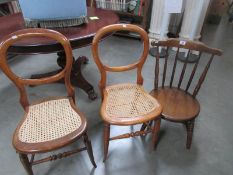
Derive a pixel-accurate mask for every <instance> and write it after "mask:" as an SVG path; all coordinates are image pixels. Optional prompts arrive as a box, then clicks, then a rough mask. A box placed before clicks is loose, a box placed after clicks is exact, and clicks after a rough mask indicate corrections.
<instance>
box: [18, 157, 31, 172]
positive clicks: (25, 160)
mask: <svg viewBox="0 0 233 175" xmlns="http://www.w3.org/2000/svg"><path fill="white" fill-rule="evenodd" d="M19 159H20V161H21V163H22V164H23V167H24V169H25V170H26V172H27V174H28V175H33V171H32V166H31V164H30V162H29V160H28V156H27V155H26V154H19Z"/></svg>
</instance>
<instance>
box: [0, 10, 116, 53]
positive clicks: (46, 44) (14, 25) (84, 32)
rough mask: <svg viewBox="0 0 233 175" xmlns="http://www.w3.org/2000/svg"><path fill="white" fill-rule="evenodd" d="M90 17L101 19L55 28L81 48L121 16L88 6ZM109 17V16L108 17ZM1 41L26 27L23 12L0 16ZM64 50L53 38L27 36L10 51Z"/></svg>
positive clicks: (40, 51)
mask: <svg viewBox="0 0 233 175" xmlns="http://www.w3.org/2000/svg"><path fill="white" fill-rule="evenodd" d="M87 12H88V17H90V16H98V17H99V19H100V20H89V22H88V23H87V24H84V25H81V26H74V27H66V28H56V29H54V30H56V31H58V32H59V33H62V34H63V35H64V36H66V38H67V39H68V40H69V41H70V43H71V47H72V49H77V48H81V47H84V46H87V45H90V44H91V42H92V39H93V37H94V36H95V34H96V31H98V30H99V29H101V28H102V27H104V26H107V25H110V24H116V23H118V22H119V17H118V15H117V14H115V13H114V12H112V11H108V10H102V9H96V8H91V7H88V8H87ZM106 17H107V18H106ZM0 24H1V25H0V41H2V40H3V38H4V36H6V35H9V34H11V33H13V32H16V31H18V30H22V29H26V27H25V24H24V19H23V16H22V13H16V14H12V15H9V16H4V17H1V18H0ZM61 51H63V48H62V46H61V45H60V44H59V43H58V42H56V41H54V40H53V39H51V38H45V37H40V38H37V39H35V38H33V37H31V38H26V39H24V40H21V41H18V42H16V43H14V44H13V45H12V46H11V47H10V48H9V52H10V53H15V54H24V53H25V54H30V53H31V54H37V53H51V52H55V53H57V52H61Z"/></svg>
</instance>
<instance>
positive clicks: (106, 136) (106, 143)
mask: <svg viewBox="0 0 233 175" xmlns="http://www.w3.org/2000/svg"><path fill="white" fill-rule="evenodd" d="M109 139H110V124H108V123H105V124H104V160H103V161H104V162H105V160H106V159H107V155H108V146H109Z"/></svg>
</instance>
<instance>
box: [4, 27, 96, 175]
mask: <svg viewBox="0 0 233 175" xmlns="http://www.w3.org/2000/svg"><path fill="white" fill-rule="evenodd" d="M31 37H32V38H34V40H36V39H35V38H36V37H46V38H49V39H51V40H55V41H56V42H57V43H59V44H60V45H61V46H62V47H63V50H64V53H65V59H66V64H65V66H64V68H63V69H62V70H61V71H59V72H57V74H55V75H48V77H44V78H40V79H27V78H22V77H19V76H18V75H16V74H15V73H14V72H13V71H12V70H11V68H10V66H9V65H8V62H7V56H6V55H7V50H8V49H9V47H11V46H12V45H13V44H14V43H16V42H17V41H20V40H23V39H25V38H27V39H28V38H31ZM62 47H61V48H62ZM72 63H73V54H72V48H71V45H70V42H69V40H68V39H67V38H66V37H65V36H64V35H62V34H60V33H59V32H56V31H53V30H47V29H24V30H20V31H17V32H14V33H12V34H10V35H8V36H5V38H3V40H2V42H1V43H0V67H1V69H2V71H3V72H4V73H5V74H6V76H7V77H8V78H9V79H10V80H11V81H12V82H13V83H14V84H15V85H16V87H17V88H18V90H19V92H20V103H21V105H22V107H23V109H24V117H23V118H22V120H21V122H20V123H19V124H18V126H17V128H16V130H15V133H14V137H13V146H14V147H15V149H16V151H17V153H19V158H20V161H21V163H22V164H23V166H24V168H25V170H26V172H27V174H28V175H33V171H32V166H33V165H37V164H40V163H43V162H47V161H53V160H57V159H61V158H64V157H67V156H70V155H73V154H75V153H78V152H81V151H85V150H86V151H87V153H88V155H89V158H90V160H91V163H92V164H93V166H94V167H96V164H95V160H94V156H93V151H92V145H91V142H90V140H89V138H88V135H87V122H86V119H85V117H84V115H83V114H82V113H81V112H80V111H79V110H78V108H77V107H76V105H75V92H74V88H73V87H72V85H71V82H70V74H71V70H72ZM61 80H62V81H64V85H65V87H66V91H67V96H66V97H50V98H49V99H40V101H38V102H32V103H30V102H29V100H28V95H27V92H26V87H27V86H30V85H31V86H35V85H37V86H38V85H43V84H49V83H54V82H56V81H61ZM81 138H82V139H83V144H84V146H82V147H80V148H76V149H73V150H69V151H66V152H63V153H59V154H54V155H51V156H48V157H45V158H41V159H35V155H36V154H37V153H47V152H50V151H56V150H57V149H59V148H63V147H65V146H68V145H69V144H71V143H73V142H74V141H77V140H78V139H81Z"/></svg>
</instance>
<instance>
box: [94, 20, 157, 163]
mask: <svg viewBox="0 0 233 175" xmlns="http://www.w3.org/2000/svg"><path fill="white" fill-rule="evenodd" d="M116 31H130V32H135V33H138V34H139V35H140V37H141V40H142V41H143V51H142V54H141V56H140V58H139V59H138V60H137V61H136V62H135V63H132V64H129V65H126V66H119V67H110V66H108V65H104V64H103V63H102V61H101V58H100V56H99V51H98V49H99V42H100V41H101V39H102V38H103V37H104V36H105V35H107V34H108V33H113V32H116ZM148 51H149V38H148V35H147V33H146V32H145V31H144V30H143V29H142V28H140V27H138V26H136V25H131V24H115V25H110V26H107V27H104V28H102V29H101V30H100V31H98V32H97V34H96V36H95V37H94V39H93V42H92V55H93V58H94V61H95V63H96V65H97V67H98V69H99V71H100V74H101V79H100V82H99V88H100V92H101V96H102V100H103V102H102V105H101V112H100V113H101V117H102V119H103V121H104V123H105V125H104V139H103V141H104V161H105V160H106V159H107V154H108V147H109V141H110V140H115V139H122V138H129V137H134V136H139V135H145V134H147V133H150V132H152V130H148V131H136V132H133V133H127V134H122V135H119V136H115V137H113V138H110V125H118V126H119V125H120V126H127V125H136V124H141V123H144V122H148V121H151V120H155V119H157V118H158V117H159V116H160V114H161V111H162V107H161V106H160V105H158V108H155V109H153V110H152V111H150V112H148V113H146V114H144V115H138V116H133V117H119V116H116V117H114V116H109V115H108V113H107V111H106V106H107V104H108V100H107V99H108V92H107V90H106V88H107V87H108V86H106V80H107V72H124V71H129V70H132V69H137V85H142V84H143V77H142V73H141V72H142V67H143V65H144V63H145V61H146V58H147V56H148ZM121 85H122V84H117V85H114V87H116V86H118V87H119V86H121ZM124 85H125V86H127V87H128V84H124ZM121 88H122V86H121ZM117 92H119V91H117ZM143 94H147V95H148V96H146V95H145V96H146V97H147V98H151V96H149V94H148V93H143ZM132 98H135V99H136V98H137V97H136V96H135V97H132ZM122 100H124V99H122ZM152 100H153V99H152ZM120 105H121V104H120ZM131 110H133V109H131ZM153 131H154V132H158V131H157V130H153ZM154 135H155V134H154ZM153 141H155V140H154V139H153Z"/></svg>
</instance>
